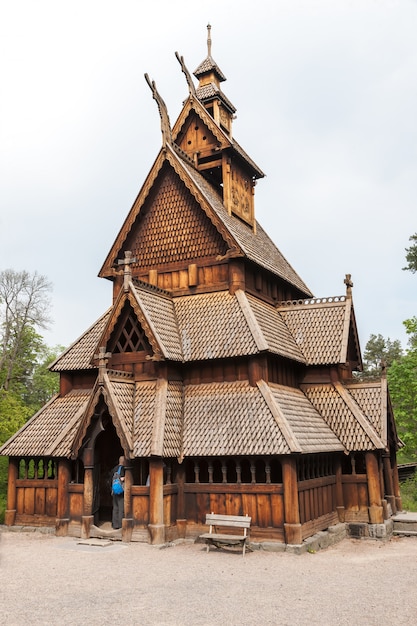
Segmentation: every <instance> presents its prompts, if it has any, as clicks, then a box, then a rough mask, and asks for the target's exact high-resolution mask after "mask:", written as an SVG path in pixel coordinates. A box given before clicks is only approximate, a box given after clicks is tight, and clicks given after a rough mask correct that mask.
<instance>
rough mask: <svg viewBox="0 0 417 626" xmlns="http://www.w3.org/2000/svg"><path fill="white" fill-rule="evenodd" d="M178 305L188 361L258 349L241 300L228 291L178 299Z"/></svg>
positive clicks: (221, 356) (183, 346)
mask: <svg viewBox="0 0 417 626" xmlns="http://www.w3.org/2000/svg"><path fill="white" fill-rule="evenodd" d="M174 306H175V312H176V315H177V319H178V328H179V334H180V338H181V343H182V351H183V355H184V360H185V361H197V360H205V359H219V358H227V357H234V356H243V355H245V354H256V353H257V352H258V348H257V345H256V342H255V340H254V338H253V336H252V333H251V331H250V328H249V327H248V325H247V324H246V320H245V316H244V314H243V312H242V309H241V307H240V305H239V301H238V299H237V298H236V297H235V296H231V295H230V294H229V292H228V291H220V292H214V293H208V294H201V295H195V296H184V297H181V298H175V300H174Z"/></svg>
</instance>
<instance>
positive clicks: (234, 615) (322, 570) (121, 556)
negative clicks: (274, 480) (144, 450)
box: [0, 532, 417, 626]
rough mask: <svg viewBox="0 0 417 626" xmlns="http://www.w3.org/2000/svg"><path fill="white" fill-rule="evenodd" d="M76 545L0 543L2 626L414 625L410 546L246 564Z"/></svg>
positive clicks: (177, 551) (47, 538)
mask: <svg viewBox="0 0 417 626" xmlns="http://www.w3.org/2000/svg"><path fill="white" fill-rule="evenodd" d="M78 542H79V540H77V539H74V538H67V537H55V536H54V535H44V534H42V533H39V532H31V533H28V532H19V533H16V532H1V533H0V572H1V585H0V601H1V623H3V624H8V625H10V626H12V625H13V626H14V625H21V624H22V625H23V624H25V625H39V624H48V625H55V624H57V625H59V626H61V625H66V624H91V625H93V626H94V625H97V626H98V625H100V626H103V625H106V624H116V623H118V624H124V625H127V626H129V625H133V624H135V625H136V624H138V625H139V624H140V625H141V626H147V625H156V624H157V625H158V626H163V625H170V626H174V625H181V626H183V625H184V626H185V625H190V626H191V625H192V626H202V625H204V626H211V625H216V626H219V625H222V624H227V626H232V625H235V624H236V625H237V624H239V625H240V624H242V625H250V624H262V625H264V624H280V626H286V625H288V626H298V625H304V624H309V625H310V626H311V625H314V624H320V625H321V626H327V625H330V624H331V625H333V624H337V625H344V624H355V623H356V624H360V625H377V624H378V625H380V624H388V625H389V624H393V625H394V624H395V625H407V626H411V625H413V624H417V594H416V583H417V538H412V537H404V538H393V539H391V541H389V542H379V541H373V540H363V539H362V540H353V539H344V540H343V541H342V542H340V543H339V544H337V545H334V546H332V547H330V548H327V549H326V550H321V551H319V552H317V553H315V554H310V553H305V554H301V555H296V554H291V553H274V552H264V551H256V552H249V553H247V555H246V557H245V558H242V555H241V553H235V552H231V551H226V550H216V549H214V548H212V549H211V551H210V553H209V554H206V551H205V546H203V545H202V544H193V543H182V544H176V545H174V546H170V547H166V548H160V547H159V548H158V547H156V546H150V545H147V544H139V543H131V544H123V543H121V542H113V543H109V545H107V546H106V547H103V545H100V546H91V545H80V544H79V543H78ZM105 543H107V542H105Z"/></svg>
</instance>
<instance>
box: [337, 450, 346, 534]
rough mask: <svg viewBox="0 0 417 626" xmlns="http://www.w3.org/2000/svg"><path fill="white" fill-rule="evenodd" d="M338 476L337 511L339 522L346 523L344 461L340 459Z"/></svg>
mask: <svg viewBox="0 0 417 626" xmlns="http://www.w3.org/2000/svg"><path fill="white" fill-rule="evenodd" d="M335 474H336V511H337V515H338V518H339V522H344V521H345V501H344V498H343V484H342V459H341V458H340V457H339V458H338V459H336V463H335Z"/></svg>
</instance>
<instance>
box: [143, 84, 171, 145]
mask: <svg viewBox="0 0 417 626" xmlns="http://www.w3.org/2000/svg"><path fill="white" fill-rule="evenodd" d="M145 78H146V82H147V83H148V85H149V87H150V89H151V91H152V97H153V99H154V100H155V101H156V104H157V105H158V110H159V115H160V118H161V131H162V144H163V146H164V147H165V146H166V145H167V143H169V144H170V145H171V144H172V132H171V124H170V121H169V116H168V109H167V105H166V104H165V102H164V101H163V99H162V98H161V95H160V93H159V92H158V90H157V88H156V85H155V81H154V80H152V81H151V79H150V78H149V76H148V74H145Z"/></svg>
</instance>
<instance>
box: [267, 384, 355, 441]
mask: <svg viewBox="0 0 417 626" xmlns="http://www.w3.org/2000/svg"><path fill="white" fill-rule="evenodd" d="M269 387H270V389H271V392H272V395H273V397H274V400H275V402H276V403H277V405H278V406H279V407H280V410H281V411H282V413H283V414H284V415H285V417H286V419H287V421H288V425H289V427H290V428H291V431H292V433H293V435H294V438H295V440H296V441H297V443H298V446H299V448H300V452H304V453H313V452H331V451H335V450H340V451H342V450H344V447H343V445H342V443H341V442H340V441H339V439H338V438H337V437H336V435H335V434H334V432H333V431H332V430H331V429H330V428H329V426H328V425H327V424H326V422H325V421H324V420H323V418H322V416H321V415H320V414H319V413H318V411H317V410H316V409H315V408H314V406H313V405H312V404H311V402H309V400H308V399H307V397H306V396H305V395H304V394H303V393H302V391H301V390H300V389H293V388H291V387H284V386H283V385H274V384H271V383H270V384H269Z"/></svg>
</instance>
